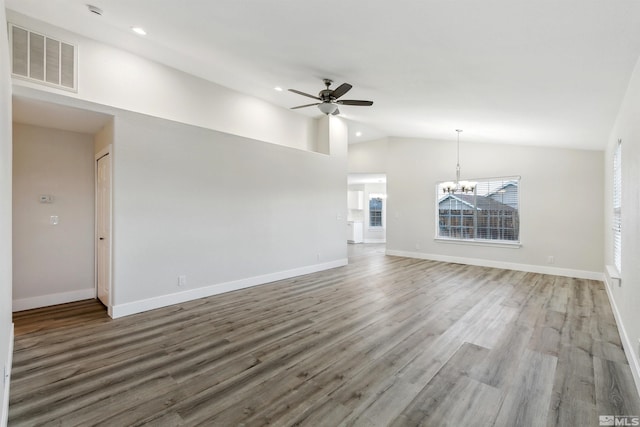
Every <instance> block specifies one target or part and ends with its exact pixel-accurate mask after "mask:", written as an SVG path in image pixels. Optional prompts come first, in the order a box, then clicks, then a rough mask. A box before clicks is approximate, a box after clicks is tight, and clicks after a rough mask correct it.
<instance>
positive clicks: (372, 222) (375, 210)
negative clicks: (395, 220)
mask: <svg viewBox="0 0 640 427" xmlns="http://www.w3.org/2000/svg"><path fill="white" fill-rule="evenodd" d="M369 227H382V197H381V196H379V195H375V194H372V195H371V196H370V198H369Z"/></svg>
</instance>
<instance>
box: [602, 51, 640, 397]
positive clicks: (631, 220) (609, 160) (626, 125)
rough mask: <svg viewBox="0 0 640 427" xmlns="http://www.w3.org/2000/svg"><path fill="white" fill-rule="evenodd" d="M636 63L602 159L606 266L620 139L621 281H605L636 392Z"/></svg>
mask: <svg viewBox="0 0 640 427" xmlns="http://www.w3.org/2000/svg"><path fill="white" fill-rule="evenodd" d="M639 117H640V60H639V61H638V63H637V64H636V68H635V70H634V73H633V76H632V78H631V81H630V83H629V88H628V89H627V92H626V95H625V98H624V100H623V102H622V105H621V108H620V112H619V114H618V118H617V120H616V124H615V126H614V129H613V130H612V132H611V136H610V138H609V145H608V148H607V155H606V159H605V168H606V176H605V188H606V191H605V194H606V195H607V197H606V198H605V200H604V202H605V203H604V206H605V209H604V214H605V217H606V220H605V223H604V227H603V230H604V234H605V243H606V245H605V247H606V250H605V254H604V260H605V263H606V264H607V265H613V248H612V242H613V235H612V231H611V225H612V212H613V208H612V199H611V194H612V193H613V191H612V182H613V176H612V175H613V173H612V164H613V150H614V148H615V145H616V143H617V141H618V139H622V209H621V211H622V272H621V273H622V281H621V282H620V283H618V282H617V281H612V280H610V278H608V280H607V288H608V291H609V296H610V298H611V300H612V303H613V304H612V305H613V306H614V312H615V314H616V320H617V321H618V329H619V330H620V333H621V336H622V340H623V344H624V348H625V351H626V352H627V358H628V359H629V364H630V365H631V368H632V371H633V373H634V378H635V381H636V386H637V387H638V392H639V393H640V343H639V341H640V263H639V262H638V260H639V259H640V192H639V191H638V183H640V120H639V119H638V118H639Z"/></svg>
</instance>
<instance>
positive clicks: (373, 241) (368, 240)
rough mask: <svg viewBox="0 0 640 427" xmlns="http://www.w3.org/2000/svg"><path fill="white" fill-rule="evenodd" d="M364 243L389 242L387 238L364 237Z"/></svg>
mask: <svg viewBox="0 0 640 427" xmlns="http://www.w3.org/2000/svg"><path fill="white" fill-rule="evenodd" d="M364 243H387V240H386V239H364Z"/></svg>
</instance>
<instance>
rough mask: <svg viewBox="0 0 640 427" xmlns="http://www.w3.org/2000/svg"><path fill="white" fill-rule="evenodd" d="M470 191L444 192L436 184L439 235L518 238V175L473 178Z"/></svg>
mask: <svg viewBox="0 0 640 427" xmlns="http://www.w3.org/2000/svg"><path fill="white" fill-rule="evenodd" d="M476 183H477V184H476V187H475V191H474V192H472V193H462V192H460V193H446V192H444V191H443V188H444V187H443V183H439V184H438V185H437V191H438V197H437V198H436V203H437V204H438V206H437V209H438V218H437V221H438V223H437V225H436V227H437V232H436V233H437V235H436V237H439V238H446V239H460V240H502V241H509V242H518V241H519V240H520V215H519V209H520V206H519V205H520V193H519V187H520V178H519V177H510V178H491V179H482V180H477V181H476Z"/></svg>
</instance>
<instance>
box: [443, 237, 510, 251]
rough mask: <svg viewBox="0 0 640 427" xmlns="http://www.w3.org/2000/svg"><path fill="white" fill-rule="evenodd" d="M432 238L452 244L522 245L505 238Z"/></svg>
mask: <svg viewBox="0 0 640 427" xmlns="http://www.w3.org/2000/svg"><path fill="white" fill-rule="evenodd" d="M434 240H435V241H436V242H438V243H452V244H454V245H469V246H490V247H493V248H509V249H518V248H520V247H522V243H520V242H509V241H505V240H497V241H491V240H463V239H447V238H444V237H435V238H434Z"/></svg>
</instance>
